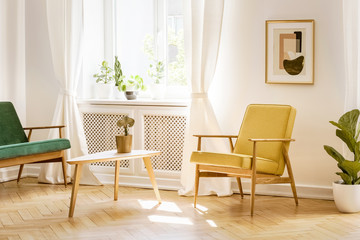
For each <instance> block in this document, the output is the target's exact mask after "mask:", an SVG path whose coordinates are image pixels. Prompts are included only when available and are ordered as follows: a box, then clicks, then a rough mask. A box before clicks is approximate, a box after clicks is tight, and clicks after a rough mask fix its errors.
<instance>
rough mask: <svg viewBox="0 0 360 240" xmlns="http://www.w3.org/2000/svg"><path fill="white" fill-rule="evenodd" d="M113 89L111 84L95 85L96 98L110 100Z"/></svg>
mask: <svg viewBox="0 0 360 240" xmlns="http://www.w3.org/2000/svg"><path fill="white" fill-rule="evenodd" d="M113 89H114V85H113V84H104V83H97V84H96V85H95V95H96V98H100V99H109V98H112V93H113Z"/></svg>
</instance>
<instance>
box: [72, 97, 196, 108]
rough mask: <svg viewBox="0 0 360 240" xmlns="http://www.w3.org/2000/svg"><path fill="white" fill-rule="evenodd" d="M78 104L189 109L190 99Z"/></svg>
mask: <svg viewBox="0 0 360 240" xmlns="http://www.w3.org/2000/svg"><path fill="white" fill-rule="evenodd" d="M77 103H78V104H90V105H123V106H159V107H188V106H189V105H190V100H189V99H160V100H152V99H150V98H138V99H136V100H123V99H77Z"/></svg>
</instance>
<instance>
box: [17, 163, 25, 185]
mask: <svg viewBox="0 0 360 240" xmlns="http://www.w3.org/2000/svg"><path fill="white" fill-rule="evenodd" d="M23 169H24V164H21V165H20V168H19V173H18V178H17V183H19V181H20V179H21V174H22V171H23Z"/></svg>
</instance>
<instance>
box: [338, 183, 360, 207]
mask: <svg viewBox="0 0 360 240" xmlns="http://www.w3.org/2000/svg"><path fill="white" fill-rule="evenodd" d="M333 195H334V201H335V205H336V207H337V209H338V210H339V211H340V212H344V213H355V212H360V185H347V184H342V182H334V183H333Z"/></svg>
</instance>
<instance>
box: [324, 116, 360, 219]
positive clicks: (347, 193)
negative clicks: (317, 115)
mask: <svg viewBox="0 0 360 240" xmlns="http://www.w3.org/2000/svg"><path fill="white" fill-rule="evenodd" d="M359 115H360V111H359V110H358V109H354V110H352V111H349V112H347V113H345V114H344V115H342V116H341V117H340V119H339V121H338V122H334V121H330V123H331V124H332V125H334V126H336V127H337V128H338V129H336V136H338V137H339V138H340V139H341V140H342V141H343V142H344V143H345V144H346V145H347V147H348V148H349V150H350V152H352V154H353V160H352V161H351V160H346V159H345V157H344V156H343V155H341V154H340V153H339V152H338V151H336V150H335V149H334V148H333V147H330V146H327V145H325V146H324V149H325V151H326V152H327V153H328V154H329V155H330V156H331V157H333V158H334V159H335V160H336V161H337V162H338V164H337V166H338V167H339V169H340V170H341V172H337V173H336V174H337V175H339V176H340V177H341V179H342V181H338V182H334V183H333V194H334V201H335V205H336V207H337V208H338V209H339V211H340V212H348V213H351V212H359V211H360V176H359V172H360V141H358V138H359V134H360V124H358V119H359Z"/></svg>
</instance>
